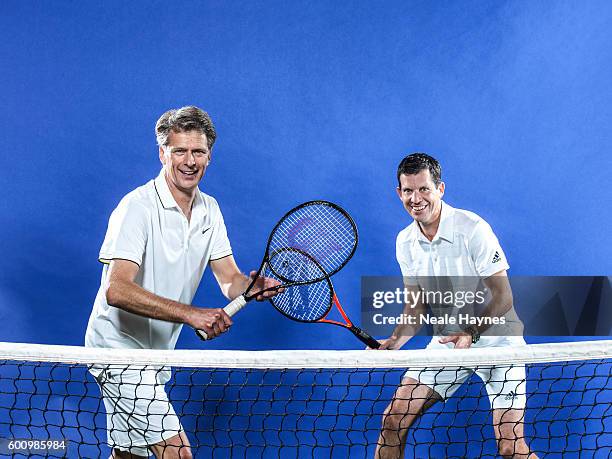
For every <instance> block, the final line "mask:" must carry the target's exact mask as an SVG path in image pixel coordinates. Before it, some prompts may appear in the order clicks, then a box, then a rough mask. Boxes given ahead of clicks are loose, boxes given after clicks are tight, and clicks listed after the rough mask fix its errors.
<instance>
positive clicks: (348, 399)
mask: <svg viewBox="0 0 612 459" xmlns="http://www.w3.org/2000/svg"><path fill="white" fill-rule="evenodd" d="M611 358H612V341H589V342H572V343H554V344H537V345H528V346H525V347H521V348H488V349H487V348H485V349H470V350H449V351H437V350H436V351H425V350H419V351H409V350H408V351H386V352H379V351H221V350H203V351H201V350H198V351H195V350H177V351H151V350H112V349H89V348H80V347H70V346H48V345H33V344H16V343H0V438H1V439H2V440H0V456H2V455H8V456H15V457H108V456H109V454H110V447H109V446H108V443H109V438H108V435H109V430H110V431H111V432H112V433H113V435H111V437H112V438H122V439H123V441H124V442H125V441H128V442H130V446H133V447H135V448H138V447H139V446H140V447H142V445H143V444H146V441H145V440H146V439H151V438H154V437H155V436H156V435H161V437H163V438H168V437H171V436H173V435H174V434H176V432H177V429H180V428H181V427H177V424H175V423H174V421H173V419H174V418H173V413H174V412H175V413H176V417H177V418H178V419H180V425H181V426H182V429H184V431H185V432H186V435H187V437H188V439H189V443H190V444H191V451H192V453H193V456H194V457H249V458H250V457H283V458H284V457H316V458H319V457H343V458H345V457H358V458H362V457H373V456H374V454H375V449H376V445H377V442H379V441H380V440H379V435H380V431H381V426H382V420H383V415H384V413H385V409H386V408H387V406H388V405H389V403H390V401H391V399H392V397H393V394H394V393H395V391H396V389H397V387H398V385H399V384H400V383H401V381H402V379H403V375H404V373H405V371H406V369H407V368H410V369H412V370H413V371H417V372H419V371H429V372H431V371H432V370H434V371H435V370H436V369H437V370H438V371H440V372H443V371H444V372H448V371H449V370H450V371H454V372H456V374H459V373H460V370H461V369H471V370H473V369H475V368H480V369H482V368H490V367H491V365H494V366H498V367H504V368H513V367H518V366H523V365H525V366H526V370H527V371H526V391H525V397H526V409H525V412H524V413H525V415H524V417H523V419H522V423H523V424H524V430H525V438H526V441H527V443H528V444H529V446H530V448H531V450H532V451H534V452H536V453H537V454H538V455H539V457H562V456H563V457H602V458H603V457H606V458H607V457H610V456H611V455H612V420H611V417H612V384H611V381H610V379H611V374H612V360H611ZM170 367H171V368H172V370H171V371H170ZM151 375H153V376H151ZM113 378H114V379H113ZM166 379H167V382H165V381H166ZM109 381H111V383H109ZM164 382H165V383H164ZM456 385H457V386H460V387H459V388H458V390H457V391H456V392H455V393H454V395H453V396H452V397H450V398H448V399H447V400H446V402H445V403H438V404H436V405H434V406H433V407H432V408H431V409H429V410H428V411H427V412H425V413H424V414H423V415H422V416H421V417H420V418H419V419H418V420H417V421H416V422H415V423H414V424H412V425H411V426H410V429H409V432H408V435H407V445H406V450H405V455H406V457H418V458H425V457H426V458H447V457H497V443H496V440H495V435H494V431H493V427H492V417H491V409H490V401H489V397H488V396H487V392H486V391H485V389H484V385H483V383H482V381H481V380H480V379H479V378H478V377H476V376H472V377H470V378H468V379H467V381H465V382H464V383H463V384H460V381H459V380H458V381H457V382H456ZM100 386H102V388H103V389H102V390H104V391H105V394H106V397H105V399H104V400H103V398H102V397H101V389H100ZM117 387H119V389H118V391H119V392H117V393H113V392H112V391H113V389H116V388H117ZM124 389H125V390H124ZM160 389H161V392H160ZM166 394H167V397H168V399H169V400H170V402H171V405H172V407H173V409H168V408H167V407H168V404H165V405H164V403H163V400H162V399H164V398H165V397H166ZM515 395H516V394H512V393H510V394H498V396H500V397H502V396H503V397H508V396H510V397H511V398H512V397H514V396H515ZM143 400H144V404H143V403H142V401H143ZM157 402H159V404H157ZM143 406H144V410H145V414H144V417H143V416H140V414H139V410H142V409H143V408H142V407H143ZM164 407H165V408H164ZM147 410H148V411H147ZM108 411H111V413H110V415H109V418H108V421H109V425H108V426H107V412H108ZM160 426H161V427H160ZM107 427H108V428H107ZM143 430H144V431H145V432H143ZM147 430H148V431H147ZM143 436H144V437H146V438H145V439H143V438H144V437H143ZM126 439H127V440H126ZM111 441H115V440H114V439H111ZM54 442H57V443H54ZM59 442H63V443H62V444H60V443H59ZM124 446H125V445H124ZM136 451H138V450H137V449H135V450H133V452H136Z"/></svg>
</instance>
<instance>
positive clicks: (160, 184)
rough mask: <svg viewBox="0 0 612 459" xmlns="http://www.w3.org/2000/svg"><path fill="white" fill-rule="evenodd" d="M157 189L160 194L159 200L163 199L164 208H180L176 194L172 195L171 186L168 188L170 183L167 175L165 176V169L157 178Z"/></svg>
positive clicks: (158, 194)
mask: <svg viewBox="0 0 612 459" xmlns="http://www.w3.org/2000/svg"><path fill="white" fill-rule="evenodd" d="M155 191H157V196H159V200H160V201H161V203H162V206H164V209H171V208H173V207H176V208H177V209H178V204H177V203H176V201H175V200H174V196H172V193H171V192H170V188H168V183H166V177H165V176H164V170H163V169H162V170H161V172H160V173H159V175H158V176H157V177H156V178H155Z"/></svg>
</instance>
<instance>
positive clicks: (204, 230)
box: [202, 226, 212, 234]
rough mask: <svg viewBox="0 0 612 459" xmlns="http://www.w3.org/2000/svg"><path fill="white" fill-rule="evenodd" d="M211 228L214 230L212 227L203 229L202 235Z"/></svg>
mask: <svg viewBox="0 0 612 459" xmlns="http://www.w3.org/2000/svg"><path fill="white" fill-rule="evenodd" d="M211 228H212V226H207V227H206V228H203V229H202V234H204V233H205V232H206V231H208V230H209V229H211Z"/></svg>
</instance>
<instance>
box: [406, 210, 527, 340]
mask: <svg viewBox="0 0 612 459" xmlns="http://www.w3.org/2000/svg"><path fill="white" fill-rule="evenodd" d="M396 257H397V261H398V263H399V265H400V269H401V271H402V276H404V282H405V283H406V284H407V285H416V286H418V285H420V284H421V281H422V280H423V278H429V280H425V282H432V280H433V278H437V279H438V278H444V277H446V278H449V277H452V278H453V281H452V284H453V285H454V287H455V288H456V289H465V290H466V291H476V288H477V285H478V283H479V279H485V278H487V277H490V276H492V275H493V274H496V273H498V272H500V271H504V270H507V269H508V268H509V265H508V261H507V260H506V255H505V254H504V251H503V250H502V248H501V246H500V244H499V241H498V240H497V237H496V236H495V234H494V233H493V230H492V229H491V226H489V224H488V223H487V222H486V221H484V220H483V219H482V218H481V217H479V216H478V215H476V214H475V213H473V212H469V211H467V210H461V209H455V208H453V207H451V206H449V205H448V204H447V203H445V202H442V211H441V216H440V225H439V226H438V231H437V233H436V235H435V237H434V238H433V240H431V241H430V240H429V239H427V237H425V235H424V234H423V233H422V231H421V229H420V227H419V225H418V223H417V222H416V221H413V222H412V223H411V224H410V225H409V226H407V227H406V228H404V229H403V230H402V231H400V233H399V234H398V236H397V240H396ZM419 278H420V279H419ZM460 312H461V309H458V308H454V310H453V313H454V314H458V313H460ZM463 312H467V310H464V311H463ZM504 317H505V319H506V320H505V325H503V326H502V325H494V326H491V327H490V328H489V329H487V330H486V331H485V332H484V335H489V336H483V337H482V339H481V340H480V341H479V342H478V343H477V344H476V345H475V346H476V347H483V346H491V345H496V344H497V343H499V342H502V341H503V340H504V339H506V341H508V342H516V343H523V344H524V341H523V338H522V337H521V336H518V335H522V323H521V322H520V320H519V318H518V316H517V315H516V311H515V310H514V308H511V309H510V310H509V311H508V312H507V313H506V314H504ZM457 330H459V329H457ZM451 331H452V327H451ZM504 335H509V336H510V338H504Z"/></svg>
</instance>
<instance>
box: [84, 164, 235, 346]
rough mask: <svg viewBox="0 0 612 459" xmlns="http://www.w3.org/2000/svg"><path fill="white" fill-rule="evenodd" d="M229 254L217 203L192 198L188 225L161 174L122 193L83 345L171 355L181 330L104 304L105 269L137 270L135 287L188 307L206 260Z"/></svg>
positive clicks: (107, 239) (111, 223) (105, 245)
mask: <svg viewBox="0 0 612 459" xmlns="http://www.w3.org/2000/svg"><path fill="white" fill-rule="evenodd" d="M231 253H232V249H231V246H230V243H229V240H228V237H227V230H226V228H225V223H224V222H223V215H222V214H221V210H220V209H219V205H218V204H217V201H216V200H215V199H214V198H212V197H211V196H208V195H207V194H205V193H202V192H198V193H197V195H196V199H195V201H194V203H193V208H192V212H191V220H190V221H187V218H186V217H185V215H184V214H183V212H182V211H181V210H180V208H179V206H178V205H177V203H176V201H175V200H174V198H173V196H172V194H171V193H170V189H169V188H168V184H167V183H166V180H165V178H164V176H163V172H162V173H160V175H159V176H158V177H157V178H156V179H154V180H151V181H150V182H148V183H147V184H145V185H143V186H141V187H139V188H136V189H135V190H134V191H132V192H131V193H128V194H127V195H126V196H125V197H124V198H123V199H122V200H121V202H120V203H119V205H118V206H117V208H116V209H115V210H114V211H113V213H112V214H111V217H110V220H109V222H108V229H107V232H106V237H105V238H104V242H103V243H102V248H101V249H100V257H99V259H100V261H101V262H102V263H104V267H103V269H102V279H101V282H100V288H99V290H98V294H97V295H96V299H95V301H94V304H93V310H92V312H91V316H90V317H89V323H88V325H87V332H86V334H85V345H86V346H88V347H110V348H130V349H174V347H175V345H176V341H177V340H178V336H179V333H180V331H181V328H182V324H177V323H173V322H166V321H162V320H156V319H150V318H148V317H143V316H140V315H136V314H132V313H130V312H127V311H124V310H123V309H119V308H116V307H113V306H110V305H109V304H108V303H107V302H106V296H105V293H104V286H105V285H106V284H107V282H106V276H107V274H108V264H109V263H110V261H111V260H113V259H117V258H118V259H125V260H130V261H133V262H134V263H137V264H138V265H139V266H140V270H139V271H138V274H137V276H136V279H135V282H136V283H137V284H138V285H140V286H141V287H143V288H144V289H145V290H148V291H150V292H152V293H155V294H156V295H159V296H162V297H165V298H169V299H172V300H175V301H180V302H182V303H186V304H190V303H191V301H192V300H193V296H194V295H195V292H196V290H197V288H198V285H199V284H200V280H201V279H202V274H203V273H204V270H205V269H206V265H207V264H208V262H209V261H210V260H216V259H219V258H223V257H226V256H228V255H231Z"/></svg>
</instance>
